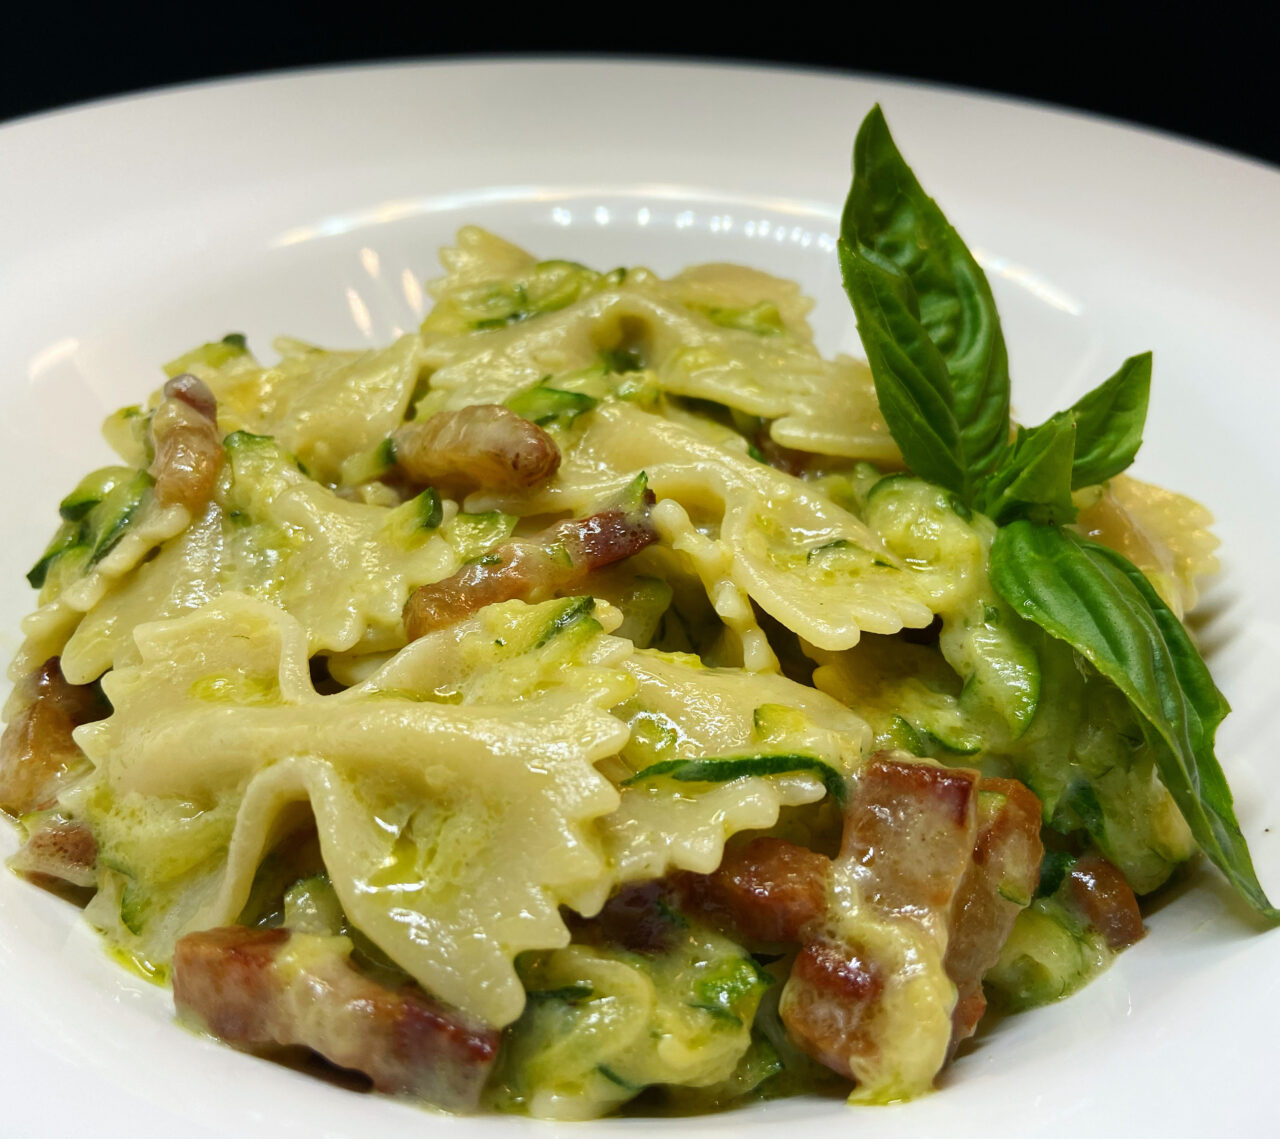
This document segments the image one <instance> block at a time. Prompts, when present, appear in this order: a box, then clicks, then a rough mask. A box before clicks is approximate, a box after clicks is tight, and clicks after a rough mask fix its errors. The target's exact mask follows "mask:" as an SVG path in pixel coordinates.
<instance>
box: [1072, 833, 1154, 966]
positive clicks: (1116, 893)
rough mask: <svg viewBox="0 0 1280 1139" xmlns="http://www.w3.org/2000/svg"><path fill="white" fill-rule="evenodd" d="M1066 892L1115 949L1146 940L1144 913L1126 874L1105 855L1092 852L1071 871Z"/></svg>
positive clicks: (1084, 916) (1082, 915) (1080, 911)
mask: <svg viewBox="0 0 1280 1139" xmlns="http://www.w3.org/2000/svg"><path fill="white" fill-rule="evenodd" d="M1062 893H1063V894H1065V896H1066V899H1067V901H1068V903H1069V904H1070V905H1072V906H1073V907H1074V908H1075V909H1076V910H1077V911H1079V913H1080V915H1081V917H1083V918H1084V920H1085V922H1086V923H1087V924H1088V925H1091V926H1092V927H1093V928H1094V929H1096V930H1097V931H1098V932H1099V933H1100V934H1102V936H1103V938H1104V939H1105V941H1106V943H1107V945H1108V946H1109V947H1110V948H1112V949H1125V948H1127V947H1128V946H1130V945H1133V944H1134V943H1135V942H1137V941H1140V940H1141V939H1142V935H1143V934H1144V933H1145V932H1146V931H1145V930H1144V929H1143V926H1142V912H1141V911H1140V910H1139V909H1138V899H1137V898H1136V897H1134V894H1133V890H1132V889H1130V888H1129V883H1128V882H1126V881H1125V877H1124V875H1123V874H1122V873H1121V872H1120V871H1119V870H1118V869H1117V868H1116V867H1115V866H1113V865H1112V864H1111V863H1110V862H1108V861H1107V860H1106V859H1105V858H1103V857H1102V855H1100V854H1097V853H1090V854H1086V855H1084V856H1083V857H1082V858H1080V859H1079V860H1078V861H1077V862H1076V864H1075V865H1074V866H1073V867H1072V868H1071V869H1070V870H1069V871H1068V872H1067V880H1066V882H1064V883H1063V889H1062Z"/></svg>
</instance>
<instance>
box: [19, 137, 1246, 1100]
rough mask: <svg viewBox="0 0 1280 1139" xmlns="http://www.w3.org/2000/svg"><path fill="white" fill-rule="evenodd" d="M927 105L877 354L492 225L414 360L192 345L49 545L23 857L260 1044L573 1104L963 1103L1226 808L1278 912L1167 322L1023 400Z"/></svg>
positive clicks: (874, 239)
mask: <svg viewBox="0 0 1280 1139" xmlns="http://www.w3.org/2000/svg"><path fill="white" fill-rule="evenodd" d="M881 126H882V120H880V119H878V118H877V117H876V113H873V115H872V116H871V117H870V118H869V119H868V122H867V124H866V125H864V129H863V134H862V135H860V136H859V148H860V149H859V151H858V155H859V158H858V161H859V163H860V165H859V175H858V179H861V181H860V180H858V179H855V183H854V190H853V193H852V194H851V197H850V207H849V210H848V211H847V212H846V217H845V226H844V232H843V234H842V246H841V257H842V264H843V267H844V270H845V280H846V286H847V289H848V291H849V294H850V297H851V299H852V300H853V302H854V308H855V311H856V312H857V315H858V318H859V324H860V329H861V331H862V335H863V339H864V344H866V346H867V351H868V357H869V360H870V364H869V365H867V364H863V363H861V362H858V361H855V360H852V359H850V358H845V357H842V358H839V359H836V360H834V361H833V360H827V359H824V358H823V357H822V356H821V354H820V353H819V352H818V350H817V349H816V348H815V346H814V344H813V341H812V337H811V334H810V330H809V326H808V323H807V319H806V315H807V313H808V310H809V302H808V300H807V299H806V298H804V296H803V295H802V293H801V292H800V290H799V288H798V287H797V286H796V285H794V284H793V283H791V282H787V281H782V280H779V279H777V278H774V277H772V276H769V275H767V274H764V273H761V272H759V271H756V270H752V269H746V268H741V267H736V266H730V265H721V264H717V265H708V266H701V267H696V268H692V269H688V270H686V271H685V272H683V273H680V274H678V275H677V276H675V277H673V278H670V279H666V280H663V279H661V278H659V277H658V276H656V275H655V274H654V273H652V272H650V271H648V270H646V269H642V268H628V269H615V270H613V271H611V272H598V271H595V270H592V269H588V268H586V267H584V266H582V265H579V264H576V263H573V262H568V261H538V260H536V259H535V257H534V256H532V255H531V254H529V253H526V252H525V251H523V250H521V249H518V248H516V247H515V246H513V245H511V244H509V243H507V242H505V241H503V240H501V239H500V238H497V237H495V236H493V235H491V234H488V233H486V232H484V231H483V230H480V229H477V228H473V227H469V228H467V229H464V230H463V231H462V232H461V233H460V234H459V235H458V239H457V244H456V245H455V246H454V247H452V248H450V249H447V250H445V251H444V253H443V257H442V259H443V262H444V266H445V269H446V275H445V276H444V277H443V278H442V279H441V280H439V281H437V282H435V283H434V284H433V285H432V286H431V293H432V296H433V298H434V301H435V304H434V307H433V309H432V310H431V312H430V313H429V314H428V316H427V318H426V320H425V321H424V323H423V325H422V328H421V329H420V330H419V331H417V332H415V333H411V334H409V335H405V336H402V337H401V338H400V339H399V340H397V341H396V342H395V343H394V344H391V345H389V346H388V347H386V348H383V349H381V350H376V351H366V352H335V351H328V350H324V349H320V348H317V347H313V346H311V345H306V344H302V343H299V342H297V341H289V340H285V341H280V342H278V350H279V352H280V359H279V360H278V361H277V362H275V363H273V364H269V363H264V362H261V361H260V360H258V359H257V358H256V357H255V356H254V355H253V354H251V352H250V350H249V347H248V345H247V344H246V343H245V341H244V338H243V337H240V336H237V335H234V334H232V335H228V336H227V337H225V338H223V339H222V340H220V341H215V342H211V343H209V344H205V345H203V346H200V347H197V348H195V349H193V350H192V351H190V352H188V353H186V354H184V355H183V356H181V357H179V358H178V359H177V360H175V361H173V362H172V363H171V364H169V365H168V366H167V368H166V372H167V375H168V379H167V382H166V383H165V385H164V387H163V388H162V389H161V390H160V391H159V392H157V394H156V395H154V396H153V397H152V398H151V399H150V400H149V401H148V402H147V403H145V404H142V405H139V406H137V407H134V408H128V409H124V410H123V411H121V412H119V413H117V414H116V415H114V416H112V417H111V419H110V420H109V421H108V424H107V435H108V438H109V440H110V441H111V442H112V443H113V444H114V445H115V446H116V448H117V450H118V451H119V453H120V455H121V459H122V463H123V465H121V466H117V467H111V468H107V469H105V470H103V471H99V472H95V473H94V474H92V475H90V476H88V477H87V478H86V479H85V480H83V481H82V482H81V484H80V485H79V486H77V487H76V488H75V489H74V490H73V491H72V492H71V493H70V494H69V495H68V496H67V498H66V499H65V500H64V501H63V503H62V507H61V514H62V521H61V524H60V528H59V530H58V532H57V535H56V536H55V538H54V541H53V542H52V543H51V544H50V546H49V547H48V549H47V550H46V551H45V553H44V554H43V555H42V556H41V557H40V559H39V560H38V562H37V563H36V565H35V566H34V568H33V569H32V572H31V574H30V581H31V583H32V585H34V586H36V587H37V588H38V589H39V590H40V594H39V603H38V608H37V609H36V611H35V612H34V613H33V614H32V616H31V617H30V618H28V620H27V622H26V624H25V625H24V632H25V635H26V641H25V643H24V645H23V647H22V648H21V650H20V651H19V653H18V655H17V657H16V659H15V661H14V663H13V666H12V669H11V673H10V675H11V678H12V679H13V681H14V685H15V688H14V693H13V695H12V696H11V697H10V700H9V703H8V706H7V709H6V711H7V716H8V721H9V724H8V727H7V729H6V731H5V736H4V742H3V748H2V749H0V807H3V809H4V810H6V811H8V812H9V813H11V814H12V815H14V816H16V817H17V819H18V821H19V825H20V827H21V828H22V832H23V836H24V844H23V846H22V848H21V849H20V851H19V853H18V854H17V855H16V856H15V858H14V860H13V866H14V868H15V869H16V870H18V871H19V872H20V873H22V874H24V875H26V876H27V877H29V878H31V879H33V880H34V881H37V882H40V883H43V884H46V885H50V884H53V885H57V886H59V888H62V889H64V890H68V891H71V892H72V893H74V894H76V895H77V896H78V897H79V899H80V900H81V901H82V902H84V903H85V904H86V909H85V914H86V917H87V919H88V920H89V921H90V922H92V923H93V925H94V926H96V927H97V928H98V929H99V930H100V931H101V932H102V934H103V936H104V938H105V940H106V942H107V944H108V945H109V946H110V947H111V949H112V950H113V951H114V952H115V953H116V954H117V956H119V957H120V958H121V959H122V960H123V961H124V962H126V963H127V964H129V965H130V966H131V967H132V968H134V969H136V970H138V971H140V972H142V973H143V974H145V975H147V976H149V977H151V978H153V979H155V980H156V981H157V982H160V983H165V982H171V983H172V986H173V991H174V997H175V1002H176V1005H177V1009H178V1012H179V1014H180V1015H181V1016H182V1017H183V1018H184V1019H186V1020H188V1021H190V1022H191V1023H192V1024H194V1025H195V1026H197V1027H199V1028H201V1029H203V1030H205V1031H208V1032H210V1033H212V1034H213V1035H215V1036H218V1037H220V1038H222V1039H224V1040H226V1041H227V1042H229V1043H231V1044H233V1045H235V1046H237V1047H241V1048H244V1049H247V1050H251V1051H272V1050H275V1049H278V1048H282V1047H290V1046H303V1047H305V1048H309V1049H311V1050H312V1051H314V1052H316V1053H318V1054H320V1055H321V1056H324V1057H326V1058H327V1059H328V1060H330V1061H331V1062H332V1063H333V1064H335V1065H338V1066H341V1067H343V1068H349V1069H355V1070H357V1071H359V1072H362V1073H363V1074H364V1076H365V1077H366V1078H367V1080H368V1081H369V1084H370V1086H372V1087H373V1088H375V1089H377V1090H379V1091H382V1092H387V1093H392V1094H400V1095H407V1096H412V1097H416V1098H418V1099H420V1100H423V1101H426V1102H429V1103H432V1104H435V1105H436V1106H439V1107H443V1108H446V1109H449V1110H454V1111H477V1110H498V1111H507V1112H523V1113H529V1114H532V1115H535V1116H540V1117H546V1118H555V1119H584V1118H590V1117H594V1116H598V1115H602V1114H605V1113H608V1112H613V1111H619V1110H629V1109H630V1108H631V1107H636V1108H640V1109H642V1110H645V1111H654V1110H666V1111H672V1112H686V1111H689V1112H699V1111H706V1110H711V1109H718V1108H725V1107H731V1106H736V1105H740V1104H745V1103H748V1102H751V1101H754V1100H758V1099H762V1098H769V1097H774V1096H780V1095H790V1094H801V1093H805V1092H810V1091H818V1090H829V1089H830V1088H832V1087H840V1088H843V1089H844V1090H845V1091H846V1092H850V1093H851V1095H852V1098H853V1099H854V1100H855V1101H857V1102H862V1103H873V1102H887V1101H894V1100H900V1099H905V1098H910V1097H912V1096H915V1095H918V1094H921V1093H923V1092H925V1091H927V1090H928V1089H929V1088H930V1087H931V1086H932V1084H933V1081H934V1079H935V1078H936V1076H937V1074H938V1072H939V1071H940V1070H941V1068H942V1067H943V1066H944V1065H945V1064H946V1063H947V1062H948V1060H949V1059H950V1058H951V1057H952V1056H953V1055H954V1054H955V1052H956V1050H957V1048H959V1047H961V1046H963V1044H964V1042H965V1040H966V1039H968V1038H969V1037H970V1036H971V1035H972V1034H973V1032H974V1031H975V1030H976V1028H977V1026H978V1024H979V1021H980V1020H981V1018H982V1016H983V1014H984V1012H985V1010H986V1009H987V1008H988V1006H989V1005H995V1006H997V1007H1000V1008H1003V1009H1005V1010H1016V1009H1020V1008H1025V1007H1028V1006H1031V1005H1034V1004H1038V1003H1042V1002H1044V1001H1047V1000H1051V999H1057V998H1059V997H1062V996H1064V995H1066V994H1068V993H1070V992H1072V991H1073V990H1074V989H1076V988H1078V987H1079V986H1080V985H1082V984H1084V983H1085V982H1086V981H1088V980H1089V979H1090V978H1091V977H1093V976H1094V975H1096V974H1097V973H1098V972H1099V971H1100V970H1101V969H1103V968H1105V966H1106V965H1107V963H1108V962H1109V961H1110V960H1111V959H1112V957H1113V956H1114V955H1115V954H1116V953H1117V952H1118V951H1120V950H1121V949H1123V948H1124V947H1126V946H1127V945H1129V944H1131V943H1132V942H1133V941H1135V940H1136V939H1137V938H1139V937H1141V936H1142V933H1143V926H1142V917H1141V911H1140V909H1139V902H1138V895H1142V894H1147V893H1150V892H1151V891H1153V890H1155V889H1157V888H1158V887H1159V886H1160V885H1161V884H1162V883H1163V882H1164V881H1166V880H1167V879H1168V877H1169V876H1170V874H1171V873H1173V871H1174V869H1175V868H1176V867H1177V866H1178V865H1179V864H1180V863H1182V862H1184V861H1186V860H1187V859H1188V858H1190V857H1191V856H1192V854H1193V853H1194V851H1195V849H1196V846H1197V844H1199V845H1200V846H1202V847H1203V848H1204V849H1205V850H1206V851H1207V852H1208V853H1209V854H1210V856H1211V857H1212V858H1213V859H1214V860H1215V861H1216V862H1217V863H1218V865H1219V866H1221V867H1222V868H1223V869H1224V871H1225V872H1226V873H1227V874H1228V876H1230V877H1231V878H1232V881H1233V882H1235V883H1236V885H1237V886H1238V887H1239V888H1240V889H1241V891H1242V892H1243V893H1244V894H1245V896H1246V897H1248V898H1250V900H1251V901H1253V902H1254V904H1255V905H1256V906H1257V907H1258V908H1259V909H1260V910H1262V911H1263V912H1267V913H1269V912H1271V911H1270V910H1269V903H1266V900H1265V898H1264V897H1263V896H1262V894H1261V890H1260V888H1259V887H1257V883H1256V879H1254V878H1252V869H1251V866H1250V865H1249V864H1248V861H1247V851H1245V850H1244V848H1243V838H1239V841H1238V843H1237V836H1238V835H1239V831H1238V828H1237V827H1235V823H1234V817H1233V816H1232V814H1231V807H1230V797H1229V794H1228V793H1226V792H1225V783H1224V782H1221V773H1220V772H1217V774H1216V775H1214V772H1215V771H1216V760H1214V759H1213V757H1212V730H1213V727H1215V726H1216V722H1217V719H1220V718H1221V714H1222V713H1223V712H1224V711H1225V703H1224V702H1221V703H1220V701H1221V698H1220V696H1219V695H1218V694H1217V693H1216V689H1214V688H1213V687H1212V682H1211V681H1210V680H1208V674H1207V672H1203V671H1202V670H1203V665H1202V664H1201V663H1200V662H1199V658H1198V656H1197V655H1196V654H1195V651H1194V648H1193V647H1192V646H1191V642H1190V641H1189V639H1187V636H1186V634H1185V632H1184V631H1183V630H1182V626H1181V624H1180V623H1179V619H1180V617H1181V615H1182V614H1183V612H1184V611H1185V610H1186V609H1188V608H1190V606H1191V605H1193V604H1194V601H1195V596H1196V593H1195V584H1196V579H1197V577H1198V576H1199V575H1200V574H1202V573H1204V572H1207V571H1208V570H1210V569H1212V568H1213V547H1214V544H1215V543H1214V540H1213V538H1212V536H1211V535H1210V534H1209V533H1208V530H1207V521H1208V519H1207V515H1206V513H1205V512H1204V511H1203V510H1202V509H1201V508H1199V507H1198V506H1196V505H1195V504H1194V503H1192V502H1191V501H1190V500H1189V499H1185V498H1183V497H1181V496H1179V495H1174V494H1172V493H1171V492H1166V491H1162V490H1159V489H1158V488H1153V487H1150V486H1148V485H1147V484H1143V483H1139V482H1136V481H1135V480H1132V479H1130V478H1128V477H1127V476H1125V475H1123V474H1121V473H1120V472H1121V471H1122V470H1123V469H1124V467H1126V466H1127V465H1128V462H1129V461H1130V460H1131V459H1132V456H1133V452H1134V451H1136V447H1137V441H1138V438H1139V437H1140V431H1141V417H1142V414H1143V413H1145V404H1146V390H1147V389H1146V383H1147V380H1149V365H1150V362H1149V358H1148V359H1147V360H1146V363H1145V365H1144V363H1143V358H1141V357H1135V358H1133V359H1132V360H1130V361H1127V362H1126V364H1125V365H1124V367H1123V368H1122V369H1121V371H1120V372H1119V373H1117V375H1116V376H1115V377H1113V378H1112V379H1111V380H1108V381H1107V382H1106V384H1104V385H1103V386H1102V388H1100V389H1098V390H1097V391H1096V392H1094V393H1091V394H1090V395H1089V396H1086V397H1085V398H1084V399H1082V400H1081V401H1080V402H1079V403H1078V404H1077V405H1075V406H1074V407H1073V408H1072V409H1069V410H1068V411H1067V412H1063V413H1060V415H1059V416H1057V417H1054V418H1053V419H1051V420H1050V421H1048V422H1047V423H1046V424H1044V425H1041V426H1040V427H1036V428H1031V429H1027V428H1022V427H1017V426H1016V425H1013V424H1011V423H1010V422H1009V420H1008V410H1007V409H1008V378H1007V361H1006V360H1005V358H1004V348H1003V340H1002V339H1001V338H1000V334H999V328H998V320H997V319H996V317H995V313H994V305H993V303H992V302H990V297H989V290H986V285H985V279H984V278H982V275H981V271H980V270H979V269H978V268H977V266H976V263H974V262H972V258H971V257H969V254H968V251H967V250H965V249H964V248H963V246H962V245H959V244H958V243H959V239H958V238H957V237H955V235H954V231H951V230H950V229H949V228H946V227H945V220H944V219H942V218H941V214H940V213H937V207H936V206H935V205H934V204H933V203H932V202H931V201H929V200H928V199H927V198H924V197H923V195H922V193H920V192H918V190H919V188H918V185H917V184H916V183H915V182H914V178H913V176H911V175H910V171H909V170H908V169H907V168H906V167H905V164H904V163H901V156H900V155H898V154H897V152H896V149H895V148H893V146H892V142H891V140H889V139H888V135H887V131H882V129H881ZM885 170H888V171H889V172H890V173H891V175H892V176H891V177H884V171H885ZM877 195H879V196H878V197H877ZM886 219H887V220H886ZM904 233H907V234H914V237H913V240H914V241H915V242H916V244H914V245H912V244H910V243H907V244H905V245H904V244H903V241H904V238H903V235H904ZM948 243H950V244H948ZM939 248H946V249H948V250H950V252H949V253H948V257H949V258H950V260H947V261H946V263H945V265H942V264H933V263H931V262H929V258H930V257H933V256H934V255H935V254H936V251H937V249H939ZM966 258H968V260H966ZM975 313H976V314H978V317H980V318H981V319H978V320H977V323H976V324H972V325H971V324H968V323H966V322H967V321H971V319H973V318H974V314H975ZM1144 368H1145V370H1144ZM1135 432H1137V435H1135ZM1130 558H1131V559H1132V562H1131V561H1129V560H1128V559H1130ZM1144 573H1145V575H1146V576H1144ZM1148 578H1149V580H1148ZM1126 622H1128V623H1127V624H1126ZM1099 629H1101V630H1103V632H1104V633H1105V631H1106V630H1108V629H1110V630H1116V629H1121V630H1123V635H1119V634H1117V635H1116V636H1114V637H1110V639H1108V638H1107V636H1104V635H1102V634H1100V633H1099V632H1098V630H1099ZM1142 638H1146V640H1142ZM1138 643H1141V644H1142V645H1144V646H1146V647H1145V648H1144V650H1143V651H1144V652H1145V654H1146V655H1145V656H1143V657H1142V658H1141V659H1140V660H1139V659H1136V658H1132V657H1127V656H1126V655H1125V654H1126V653H1128V652H1130V651H1131V647H1132V646H1133V645H1134V644H1138ZM1152 677H1156V678H1161V677H1163V678H1164V680H1165V681H1166V682H1167V685H1166V687H1165V689H1164V690H1163V696H1162V700H1163V703H1160V704H1159V706H1157V702H1155V701H1153V700H1152V699H1151V698H1150V695H1151V690H1152V685H1153V684H1154V683H1155V682H1154V681H1153V680H1152V679H1151V678H1152ZM1171 692H1172V695H1171V694H1170V693H1171ZM1178 701H1182V703H1179V702H1178ZM1179 717H1181V718H1179ZM1180 733H1181V734H1180ZM1179 764H1182V766H1181V767H1180V766H1179ZM1188 765H1194V766H1195V769H1196V771H1197V772H1199V773H1200V778H1201V779H1202V780H1203V783H1201V784H1195V785H1193V782H1189V781H1187V780H1186V779H1185V778H1184V775H1185V771H1186V770H1187V769H1188ZM1180 772H1181V773H1182V774H1181V775H1180ZM1219 784H1220V786H1219ZM1224 796H1225V798H1224ZM1215 828H1216V829H1215ZM1233 828H1234V829H1233Z"/></svg>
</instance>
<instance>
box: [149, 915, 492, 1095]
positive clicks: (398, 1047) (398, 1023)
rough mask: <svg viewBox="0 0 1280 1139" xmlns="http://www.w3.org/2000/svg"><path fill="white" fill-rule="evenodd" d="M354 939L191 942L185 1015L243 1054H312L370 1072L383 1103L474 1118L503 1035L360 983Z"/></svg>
mask: <svg viewBox="0 0 1280 1139" xmlns="http://www.w3.org/2000/svg"><path fill="white" fill-rule="evenodd" d="M350 948H351V945H350V942H349V941H347V940H346V939H345V938H322V937H311V936H308V935H302V934H291V933H290V932H289V931H288V930H284V929H249V928H247V927H244V926H229V927H225V928H222V929H212V930H205V931H203V932H201V933H192V934H188V935H187V936H186V937H183V938H182V939H180V940H179V942H178V944H177V948H176V950H175V953H174V959H173V995H174V1002H175V1004H176V1005H177V1007H178V1010H179V1012H180V1013H182V1014H184V1015H185V1016H188V1017H191V1018H192V1019H194V1020H195V1021H197V1022H198V1023H199V1024H201V1025H202V1026H203V1027H204V1028H206V1029H207V1030H208V1031H209V1032H211V1033H212V1034H213V1035H214V1036H217V1037H219V1038H220V1039H222V1040H225V1041H226V1042H227V1043H229V1044H234V1045H237V1046H239V1047H242V1048H249V1049H270V1048H272V1047H287V1046H294V1045H301V1046H303V1047H306V1048H310V1049H311V1050H312V1051H314V1052H317V1053H319V1054H320V1055H321V1056H323V1057H325V1059H327V1060H329V1061H330V1062H331V1063H333V1064H336V1065H337V1066H338V1067H341V1068H349V1069H352V1070H355V1071H359V1072H363V1073H364V1074H365V1075H367V1076H368V1077H369V1079H370V1080H371V1081H372V1083H373V1086H374V1087H375V1088H376V1089H377V1090H378V1091H382V1092H388V1093H393V1094H407V1095H412V1096H416V1097H419V1098H421V1099H425V1100H427V1101H429V1102H431V1103H434V1104H437V1105H439V1106H440V1107H444V1108H448V1109H449V1110H453V1111H469V1110H473V1109H474V1108H475V1107H476V1106H477V1105H478V1104H479V1099H480V1093H481V1090H482V1089H483V1087H484V1083H485V1080H486V1079H487V1077H488V1074H489V1071H490V1069H491V1068H492V1066H493V1062H494V1059H495V1057H496V1056H497V1051H498V1040H499V1034H498V1032H497V1031H496V1030H494V1029H491V1028H487V1027H484V1026H480V1025H476V1024H472V1023H470V1022H468V1021H467V1020H466V1019H465V1018H464V1017H463V1016H462V1015H461V1014H460V1013H458V1012H457V1011H454V1010H450V1009H448V1008H446V1007H445V1006H444V1005H442V1004H440V1003H439V1002H438V1001H436V1000H434V999H433V998H432V997H430V996H428V995H427V994H426V993H425V992H423V991H422V989H420V988H419V987H418V986H417V985H414V984H412V983H409V984H406V985H404V986H401V987H400V988H395V989H393V988H390V987H388V986H387V985H384V984H382V983H380V982H379V981H376V980H374V979H373V978H372V977H369V976H367V975H365V974H363V973H360V972H359V971H357V970H356V969H355V968H354V966H352V964H351V962H350V960H349V956H348V955H349V953H350Z"/></svg>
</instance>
